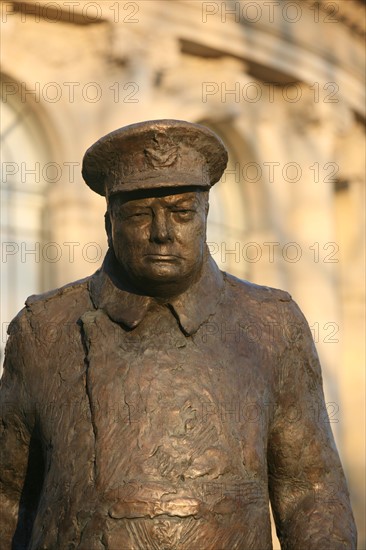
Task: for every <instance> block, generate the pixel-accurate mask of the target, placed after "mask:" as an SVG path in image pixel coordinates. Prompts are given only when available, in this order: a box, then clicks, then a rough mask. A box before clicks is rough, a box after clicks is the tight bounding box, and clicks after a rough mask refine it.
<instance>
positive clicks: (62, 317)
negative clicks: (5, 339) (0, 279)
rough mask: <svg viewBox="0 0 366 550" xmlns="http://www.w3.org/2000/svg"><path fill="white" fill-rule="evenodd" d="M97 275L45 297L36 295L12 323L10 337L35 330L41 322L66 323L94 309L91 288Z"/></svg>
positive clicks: (29, 299) (55, 290)
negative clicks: (88, 309)
mask: <svg viewBox="0 0 366 550" xmlns="http://www.w3.org/2000/svg"><path fill="white" fill-rule="evenodd" d="M93 277H95V274H94V275H92V276H90V277H86V278H84V279H80V280H78V281H74V282H72V283H68V284H66V285H64V286H62V287H60V288H57V289H54V290H50V291H49V292H45V293H43V294H33V295H31V296H29V297H28V298H27V299H26V301H25V307H23V309H22V310H20V312H19V313H18V314H17V315H16V317H14V319H13V320H12V321H11V323H10V325H9V328H8V334H9V335H10V336H11V335H15V334H17V333H19V332H20V331H25V330H27V329H28V330H32V328H33V329H34V327H35V325H39V324H40V323H45V322H46V323H48V324H50V323H52V322H53V323H55V324H59V323H63V322H67V321H68V320H70V321H71V320H72V319H76V320H77V319H78V318H79V317H80V315H82V313H83V312H84V310H85V309H86V308H88V307H92V303H91V299H90V295H89V285H90V282H91V280H92V279H93Z"/></svg>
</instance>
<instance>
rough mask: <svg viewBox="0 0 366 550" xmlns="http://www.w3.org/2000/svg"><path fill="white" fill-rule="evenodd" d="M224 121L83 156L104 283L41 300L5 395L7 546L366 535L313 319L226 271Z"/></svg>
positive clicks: (107, 145) (199, 549) (21, 320)
mask: <svg viewBox="0 0 366 550" xmlns="http://www.w3.org/2000/svg"><path fill="white" fill-rule="evenodd" d="M226 162H227V152H226V149H225V147H224V145H223V143H222V142H221V140H220V139H219V138H218V137H217V136H216V135H215V134H214V133H213V132H212V131H211V130H209V129H208V128H206V127H204V126H200V125H196V124H190V123H187V122H183V121H175V120H161V121H149V122H143V123H139V124H134V125H132V126H128V127H125V128H121V129H119V130H117V131H115V132H113V133H111V134H108V135H107V136H105V137H103V138H101V139H100V140H99V141H98V142H97V143H95V144H94V145H93V146H92V147H91V148H90V149H88V151H87V152H86V155H85V157H84V164H83V176H84V179H85V181H86V183H87V184H88V185H89V186H90V187H91V188H92V189H93V190H94V191H96V192H97V193H99V194H101V195H105V196H106V198H107V205H108V209H107V214H106V228H107V234H108V239H109V252H108V253H107V256H106V258H105V261H104V263H103V266H102V268H101V269H100V270H99V271H97V272H96V273H95V274H94V275H93V276H91V277H88V278H86V279H84V280H81V281H77V282H74V283H71V284H69V285H67V286H65V287H64V288H61V289H58V290H55V291H52V292H49V293H47V294H43V295H41V296H31V297H30V298H28V300H27V301H26V306H25V308H24V309H23V310H22V311H21V312H20V313H19V314H18V316H17V317H16V318H15V319H14V320H13V322H12V323H11V325H10V329H9V332H10V337H9V341H8V345H7V353H6V363H5V370H4V375H3V379H2V389H1V399H2V410H3V419H2V424H1V430H2V431H1V437H2V442H1V449H2V465H1V488H2V491H3V494H2V497H1V505H2V506H3V510H2V511H1V515H0V518H1V524H2V548H3V549H4V550H5V549H8V548H16V549H20V548H22V549H23V548H29V549H32V550H40V549H47V550H50V549H71V548H78V549H82V550H99V549H103V550H105V549H108V550H168V549H177V550H178V549H179V550H235V549H237V550H239V549H240V550H269V549H271V548H272V540H271V527H270V515H269V502H271V505H272V508H273V513H274V518H275V522H276V527H277V533H278V536H279V539H280V541H281V545H282V548H283V549H286V550H341V549H342V550H346V549H347V550H351V549H355V548H356V532H355V526H354V521H353V517H352V512H351V509H350V503H349V496H348V491H347V487H346V482H345V479H344V475H343V471H342V467H341V464H340V461H339V458H338V454H337V450H336V447H335V444H334V441H333V436H332V433H331V430H330V425H329V422H328V418H327V413H326V408H325V403H324V397H323V391H322V379H321V371H320V365H319V361H318V357H317V354H316V351H315V348H314V344H313V340H312V336H311V333H310V330H309V327H308V325H307V323H306V320H305V318H304V317H303V315H302V313H301V311H300V310H299V308H298V307H297V306H296V304H295V303H294V302H293V301H292V299H291V297H290V296H289V294H287V293H286V292H283V291H281V290H275V289H272V288H268V287H262V286H257V285H255V284H251V283H249V282H246V281H241V280H238V279H236V278H235V277H232V276H231V275H229V274H226V273H223V272H221V271H220V270H219V269H218V267H217V266H216V264H215V263H214V261H213V259H212V258H211V257H210V254H209V252H208V249H207V246H206V243H205V235H206V218H207V211H208V191H209V188H210V186H212V185H213V184H214V183H216V182H217V181H218V180H219V179H220V177H221V175H222V173H223V171H224V169H225V166H226Z"/></svg>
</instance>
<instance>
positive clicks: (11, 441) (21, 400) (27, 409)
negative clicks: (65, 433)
mask: <svg viewBox="0 0 366 550" xmlns="http://www.w3.org/2000/svg"><path fill="white" fill-rule="evenodd" d="M9 334H10V336H9V339H8V342H7V346H6V351H5V364H4V372H3V376H2V379H1V385H0V414H1V422H0V540H1V542H2V548H4V550H7V549H10V548H26V547H27V543H28V542H29V538H30V535H31V530H32V525H33V520H34V516H35V512H36V507H37V504H38V497H39V493H40V487H41V482H42V469H43V463H42V455H41V452H40V445H39V442H38V438H37V436H36V428H35V411H34V407H35V403H34V400H33V399H32V397H31V389H30V388H31V383H32V380H31V378H32V373H33V376H34V373H35V370H34V367H35V364H36V358H37V351H36V346H35V338H34V337H33V331H32V330H31V328H30V325H29V323H28V319H27V313H26V311H25V310H22V312H21V313H20V314H19V315H18V316H17V317H16V318H15V319H14V320H13V321H12V323H11V324H10V326H9Z"/></svg>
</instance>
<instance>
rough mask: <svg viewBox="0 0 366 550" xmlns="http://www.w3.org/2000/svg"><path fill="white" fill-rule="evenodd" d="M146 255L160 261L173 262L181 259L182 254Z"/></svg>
mask: <svg viewBox="0 0 366 550" xmlns="http://www.w3.org/2000/svg"><path fill="white" fill-rule="evenodd" d="M145 257H146V258H150V259H151V260H155V261H158V262H173V261H175V260H179V259H180V256H175V255H174V254H145Z"/></svg>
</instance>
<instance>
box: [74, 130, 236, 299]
mask: <svg viewBox="0 0 366 550" xmlns="http://www.w3.org/2000/svg"><path fill="white" fill-rule="evenodd" d="M226 163H227V152H226V149H225V146H224V145H223V143H222V141H221V140H220V139H219V138H218V137H217V136H216V135H215V134H214V133H213V132H212V131H211V130H209V129H208V128H206V127H204V126H201V125H198V124H191V123H188V122H183V121H175V120H162V121H149V122H143V123H139V124H134V125H132V126H127V127H125V128H121V129H120V130H116V131H115V132H112V133H111V134H108V135H107V136H105V137H103V138H101V139H100V140H99V141H98V142H96V143H95V144H94V145H93V146H92V147H91V148H90V149H88V151H87V152H86V154H85V157H84V162H83V177H84V179H85V181H86V183H87V184H88V185H89V186H90V187H91V189H93V190H94V191H96V192H97V193H99V194H101V195H105V196H106V198H107V205H108V209H107V214H106V229H107V234H108V239H109V246H110V248H111V249H112V250H113V251H114V255H115V257H116V259H117V261H118V264H119V266H120V268H121V270H122V272H123V275H124V276H125V277H127V278H128V280H129V282H130V283H131V284H132V285H133V286H134V287H136V288H137V289H139V290H140V291H142V292H144V293H145V294H150V295H153V296H158V297H162V298H165V297H170V296H174V295H177V294H180V293H181V292H183V291H184V290H185V289H186V288H188V287H189V286H190V285H191V284H192V283H193V282H194V281H195V280H196V278H197V277H198V276H199V274H200V271H201V268H202V264H203V261H204V257H205V254H206V253H207V247H206V221H207V213H208V193H209V189H210V187H211V186H212V185H213V184H214V183H216V182H217V181H218V180H219V179H220V177H221V175H222V173H223V171H224V169H225V167H226Z"/></svg>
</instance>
